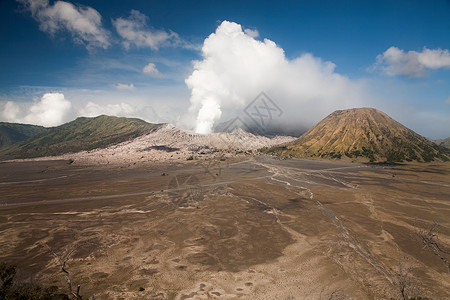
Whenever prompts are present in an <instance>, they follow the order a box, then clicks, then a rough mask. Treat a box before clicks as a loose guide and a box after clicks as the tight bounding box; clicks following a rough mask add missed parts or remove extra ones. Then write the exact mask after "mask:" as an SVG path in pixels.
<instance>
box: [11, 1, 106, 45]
mask: <svg viewBox="0 0 450 300" xmlns="http://www.w3.org/2000/svg"><path fill="white" fill-rule="evenodd" d="M17 1H18V2H21V3H23V4H24V5H25V7H26V8H27V9H28V10H29V11H30V12H31V14H32V16H33V18H34V19H35V20H36V21H38V22H39V29H40V30H42V31H44V32H47V33H49V34H51V35H54V34H56V33H57V32H58V31H68V32H69V33H70V34H71V35H72V37H73V39H74V41H75V42H77V43H81V44H84V45H85V46H86V48H87V49H89V50H90V49H93V48H95V47H100V48H104V49H106V48H108V47H109V46H110V44H111V43H110V41H109V38H110V33H109V31H107V30H105V29H104V28H103V27H102V17H101V15H100V14H99V13H98V11H96V10H95V9H93V8H92V7H89V6H75V5H73V4H71V3H69V2H65V1H56V2H55V3H54V4H53V5H50V4H49V1H48V0H17Z"/></svg>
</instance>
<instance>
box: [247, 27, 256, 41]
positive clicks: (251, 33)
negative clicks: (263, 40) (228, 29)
mask: <svg viewBox="0 0 450 300" xmlns="http://www.w3.org/2000/svg"><path fill="white" fill-rule="evenodd" d="M244 32H245V34H246V35H248V36H249V37H252V38H254V39H256V38H257V37H259V31H258V29H250V28H246V29H245V30H244Z"/></svg>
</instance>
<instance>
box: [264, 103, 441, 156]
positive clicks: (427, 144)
mask: <svg viewBox="0 0 450 300" xmlns="http://www.w3.org/2000/svg"><path fill="white" fill-rule="evenodd" d="M266 152H267V153H270V154H275V155H279V156H288V157H303V158H326V159H330V158H331V159H345V160H352V161H372V162H374V161H387V162H401V161H418V162H430V161H433V160H436V159H437V160H444V161H448V160H450V150H449V149H448V148H445V147H443V146H438V145H436V144H435V143H433V142H431V141H429V140H428V139H426V138H424V137H423V136H421V135H419V134H417V133H415V132H414V131H412V130H410V129H408V128H407V127H405V126H403V125H402V124H400V123H399V122H397V121H395V120H394V119H392V118H391V117H389V116H388V115H386V114H385V113H383V112H381V111H379V110H377V109H375V108H352V109H347V110H337V111H335V112H333V113H331V114H330V115H329V116H327V117H326V118H324V119H323V120H322V121H320V122H319V123H317V124H316V125H314V126H313V127H312V128H311V129H310V130H309V131H308V132H306V133H305V134H304V135H303V136H301V137H300V138H299V139H297V140H296V141H293V142H291V143H289V144H287V145H284V146H274V147H272V148H270V149H269V150H267V151H266Z"/></svg>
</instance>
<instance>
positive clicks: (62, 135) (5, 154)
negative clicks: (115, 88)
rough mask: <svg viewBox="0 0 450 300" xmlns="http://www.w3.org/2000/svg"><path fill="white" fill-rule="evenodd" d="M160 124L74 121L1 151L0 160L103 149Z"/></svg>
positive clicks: (100, 118)
mask: <svg viewBox="0 0 450 300" xmlns="http://www.w3.org/2000/svg"><path fill="white" fill-rule="evenodd" d="M159 126H160V124H150V123H147V122H145V121H143V120H140V119H130V118H119V117H110V116H104V115H102V116H98V117H95V118H85V117H81V118H77V119H76V120H74V121H72V122H69V123H66V124H63V125H61V126H57V127H51V128H47V129H46V132H45V133H43V134H40V135H38V136H36V137H32V138H30V139H27V140H24V141H21V142H19V143H15V144H13V145H11V146H9V147H6V148H5V147H4V148H3V149H1V150H0V157H2V158H3V159H11V158H32V157H40V156H54V155H60V154H64V153H72V152H78V151H83V150H92V149H96V148H104V147H107V146H110V145H113V144H118V143H121V142H124V141H127V140H130V139H132V138H136V137H138V136H141V135H144V134H147V133H150V132H152V131H154V130H155V129H156V128H158V127H159Z"/></svg>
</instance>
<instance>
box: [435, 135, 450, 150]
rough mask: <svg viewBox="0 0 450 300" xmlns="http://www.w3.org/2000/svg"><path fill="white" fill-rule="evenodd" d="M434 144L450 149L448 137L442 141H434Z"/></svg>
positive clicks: (449, 138)
mask: <svg viewBox="0 0 450 300" xmlns="http://www.w3.org/2000/svg"><path fill="white" fill-rule="evenodd" d="M433 142H435V143H436V144H438V145H439V146H443V147H446V148H450V137H448V138H446V139H441V140H434V141H433Z"/></svg>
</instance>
